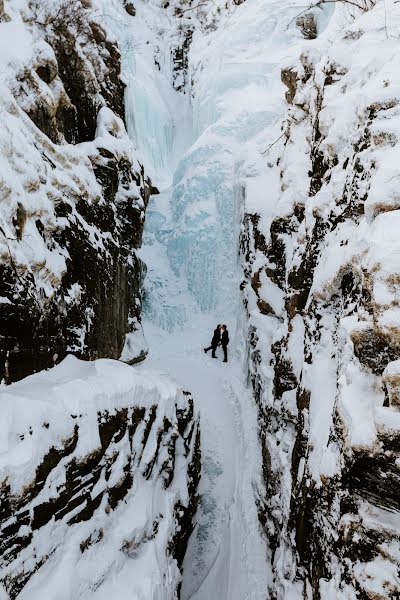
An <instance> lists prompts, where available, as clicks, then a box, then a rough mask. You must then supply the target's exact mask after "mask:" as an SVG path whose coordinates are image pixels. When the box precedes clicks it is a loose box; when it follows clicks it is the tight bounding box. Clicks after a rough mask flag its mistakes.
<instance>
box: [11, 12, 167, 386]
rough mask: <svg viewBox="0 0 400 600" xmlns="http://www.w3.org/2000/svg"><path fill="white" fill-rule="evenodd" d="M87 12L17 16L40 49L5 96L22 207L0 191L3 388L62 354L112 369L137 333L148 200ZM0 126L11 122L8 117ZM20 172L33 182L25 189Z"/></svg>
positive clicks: (114, 82) (116, 89)
mask: <svg viewBox="0 0 400 600" xmlns="http://www.w3.org/2000/svg"><path fill="white" fill-rule="evenodd" d="M87 6H88V5H87V3H83V2H81V1H80V0H77V1H76V2H74V3H71V2H61V3H59V4H58V5H57V6H54V7H53V6H52V5H49V6H47V5H45V6H44V5H43V3H39V2H31V3H30V12H29V13H28V14H26V15H25V18H26V20H27V21H28V23H31V25H32V26H34V27H36V31H37V36H38V37H39V38H40V41H39V42H38V43H37V46H36V54H34V57H33V62H32V64H31V66H30V67H28V66H27V67H26V68H25V69H24V70H23V71H22V72H21V73H19V74H18V77H17V80H16V82H15V83H14V84H13V88H12V89H11V92H12V95H13V97H14V99H15V100H16V102H17V103H18V105H19V107H20V108H19V109H18V110H19V111H20V112H19V114H20V115H22V114H24V113H25V116H24V117H22V116H21V117H20V121H19V123H20V128H21V138H22V139H23V141H21V144H20V146H19V147H15V154H14V156H20V155H21V156H26V157H28V159H27V161H26V166H23V167H22V170H23V171H24V170H25V171H26V175H25V172H21V167H19V166H18V165H16V163H15V160H14V159H10V168H11V169H12V170H14V171H15V173H16V177H15V181H16V180H17V179H18V178H19V180H20V181H21V182H22V186H24V193H26V194H27V196H26V197H25V199H21V200H19V197H21V196H20V192H18V191H16V190H14V189H13V187H11V188H7V186H5V187H4V188H2V190H0V194H1V195H2V196H3V195H4V197H6V195H7V194H9V193H10V191H11V194H13V195H12V201H11V202H10V203H9V204H8V206H7V209H6V212H5V214H4V218H5V222H6V223H7V227H6V228H3V229H2V230H1V231H0V233H1V236H2V239H1V240H0V243H1V244H2V253H1V260H0V296H1V297H2V298H3V301H2V303H1V304H0V380H3V381H5V382H7V383H8V382H12V381H16V380H18V379H20V378H22V377H24V376H26V375H28V374H29V373H32V372H35V371H38V370H41V369H44V368H47V367H50V366H52V365H53V364H55V363H56V362H58V361H59V360H61V359H62V358H63V357H64V356H65V355H66V353H68V352H74V353H75V354H77V355H78V356H80V357H82V358H86V359H94V358H98V357H109V358H117V359H118V358H119V357H120V355H121V351H122V349H123V346H124V340H125V335H126V334H127V333H128V332H131V331H134V330H135V329H136V328H137V327H139V326H140V325H139V323H140V321H139V319H140V307H141V283H142V279H143V275H144V265H143V264H142V263H141V261H140V260H139V259H138V258H137V256H136V254H135V250H136V249H137V248H139V247H140V245H141V237H142V230H143V225H144V215H145V207H146V204H147V202H148V199H149V197H150V194H151V193H153V192H154V191H156V190H155V188H153V187H152V186H151V182H150V181H149V180H148V179H146V177H145V175H144V171H143V168H142V167H141V166H140V164H139V163H138V162H137V159H136V156H135V154H134V151H133V149H132V146H131V145H130V142H129V140H128V139H127V136H126V134H125V132H124V126H123V123H122V121H121V119H120V117H123V114H124V85H123V83H122V81H121V79H120V55H119V50H118V48H117V46H116V45H114V44H113V43H111V42H109V41H108V40H107V37H106V34H105V32H104V30H103V29H102V28H101V27H100V26H99V25H98V24H97V23H96V22H94V20H93V18H92V13H91V10H90V8H88V7H87ZM14 105H15V101H14ZM21 109H22V110H23V111H24V113H22V111H21ZM12 110H13V111H14V113H15V111H16V110H17V109H16V108H13V109H12ZM10 111H11V109H10ZM99 111H100V112H99ZM102 111H109V112H107V113H104V112H102ZM111 111H112V112H111ZM17 112H18V111H17ZM101 115H103V117H102V116H101ZM104 115H105V116H104ZM5 118H6V119H8V118H9V119H10V120H11V119H14V120H15V116H13V115H12V114H11V112H10V113H7V112H5ZM103 118H104V119H105V120H106V121H107V123H106V124H105V125H104V124H103V121H102V119H103ZM98 127H100V129H97V128H98ZM107 128H108V129H107ZM96 136H97V137H96ZM91 140H92V141H91ZM65 142H69V143H70V144H73V145H75V146H71V145H70V146H67V145H65ZM82 142H86V143H87V144H86V145H82ZM31 157H32V161H33V162H32V165H30V163H29V160H30V158H31ZM32 170H33V171H35V170H36V171H37V172H38V173H40V174H39V175H37V176H36V178H35V176H34V177H33V179H32V175H31V174H30V173H31V172H32ZM29 178H31V180H30V179H29ZM10 185H11V186H13V185H14V183H11V184H10ZM28 198H32V200H30V199H29V200H27V199H28ZM28 206H29V208H28ZM38 255H41V258H40V259H39V257H38Z"/></svg>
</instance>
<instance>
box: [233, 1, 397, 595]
mask: <svg viewBox="0 0 400 600" xmlns="http://www.w3.org/2000/svg"><path fill="white" fill-rule="evenodd" d="M390 11H391V12H390V19H391V21H390V24H389V25H388V24H387V21H386V29H385V25H384V24H385V14H384V6H383V4H379V3H378V4H377V6H376V7H375V8H374V9H373V10H371V12H369V13H367V14H364V15H362V16H361V17H359V18H358V19H357V20H355V21H354V23H353V24H351V25H348V26H347V28H344V29H343V22H342V25H341V27H339V26H337V27H336V29H335V31H334V34H333V36H332V34H331V35H330V36H325V37H323V38H321V40H317V41H314V42H310V43H309V45H307V46H306V47H305V49H304V51H303V53H302V54H301V56H300V59H299V60H298V61H293V64H290V65H287V67H285V68H284V70H283V72H282V81H283V82H284V83H285V84H286V85H287V89H288V92H287V94H286V99H287V101H288V103H289V104H290V106H289V109H288V111H287V115H286V119H285V121H284V123H283V127H282V132H281V138H280V139H279V140H277V142H276V143H275V144H274V145H272V146H270V147H269V148H267V151H266V153H265V155H266V161H267V162H268V173H267V175H266V181H268V182H269V184H268V189H269V190H270V195H269V196H268V197H266V198H265V206H264V207H260V208H259V209H258V210H252V211H248V213H247V215H246V217H245V224H244V230H243V236H242V252H243V256H244V258H245V280H244V282H243V289H244V301H245V306H246V308H247V313H248V316H249V345H250V362H249V370H250V377H251V381H252V385H253V389H254V394H255V398H256V401H257V405H258V409H259V421H260V439H261V443H262V448H263V466H264V479H265V486H266V491H265V494H263V496H262V497H260V499H259V516H260V520H261V523H262V524H263V526H264V528H265V532H266V535H267V537H268V540H269V544H270V548H271V562H272V564H273V569H274V576H275V580H274V581H273V583H271V587H270V596H269V597H270V598H282V599H283V598H287V597H289V595H290V594H294V596H293V597H299V598H300V597H304V598H313V599H319V598H322V599H324V600H325V599H326V598H346V599H347V598H370V599H372V598H374V599H377V598H382V599H383V598H387V599H389V598H398V597H399V594H400V580H399V577H398V573H399V556H400V555H399V550H400V547H399V538H398V531H399V524H400V521H399V518H400V512H399V510H400V505H399V493H400V487H399V485H400V471H399V464H400V418H399V412H398V407H399V403H398V389H399V387H398V386H399V363H398V361H397V358H398V356H399V354H398V352H399V341H398V339H399V322H400V321H399V315H400V313H399V308H398V273H399V268H400V263H399V258H398V222H399V215H400V213H399V211H398V208H399V200H398V191H397V187H398V186H397V181H398V176H399V171H398V160H397V159H396V156H397V155H398V140H399V131H400V130H399V127H398V119H399V114H400V113H399V98H400V95H399V88H398V85H397V80H396V78H395V77H394V73H395V71H396V69H397V68H398V64H399V60H400V56H399V53H398V50H397V49H396V48H395V46H394V45H393V42H392V36H396V35H397V34H396V31H397V27H398V23H399V22H400V14H399V9H398V8H397V7H396V5H395V4H391V5H390ZM377 48H379V52H378V51H377ZM274 190H276V193H275V192H274ZM290 597H292V596H290Z"/></svg>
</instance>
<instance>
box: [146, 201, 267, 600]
mask: <svg viewBox="0 0 400 600" xmlns="http://www.w3.org/2000/svg"><path fill="white" fill-rule="evenodd" d="M168 198H170V192H168V191H166V192H165V193H163V194H161V196H160V197H156V198H154V199H153V201H152V209H151V211H149V214H148V221H147V224H146V231H145V238H144V246H143V248H142V251H141V254H142V258H143V259H144V260H145V261H146V263H147V265H148V269H149V270H148V275H147V281H146V290H147V298H146V302H145V313H144V319H143V325H144V330H145V334H146V338H147V341H148V344H149V348H150V351H149V356H148V358H147V359H146V361H145V365H144V366H143V368H149V367H151V368H154V369H157V370H158V371H161V372H163V373H166V374H168V375H170V376H171V377H173V378H174V379H175V380H176V381H177V382H178V383H179V384H180V385H181V386H183V388H184V389H188V390H190V391H191V393H192V394H193V396H194V398H195V401H196V405H197V408H198V409H199V411H200V422H201V448H202V462H203V467H202V480H201V484H200V490H199V492H200V508H199V511H198V517H197V519H198V521H197V525H196V528H195V531H194V533H193V535H192V537H191V540H190V542H189V548H188V552H187V555H186V558H185V562H184V581H183V587H182V598H183V600H189V599H192V600H210V598H214V597H217V596H218V597H220V598H221V599H224V600H225V599H226V600H263V599H264V598H265V593H266V586H267V576H268V570H267V565H266V549H265V547H264V543H263V542H262V540H261V537H260V531H259V526H258V519H257V512H256V506H255V502H254V491H253V488H252V474H253V472H252V469H251V468H250V467H249V465H251V464H260V463H259V462H258V463H257V462H256V461H257V453H258V452H259V449H258V446H257V434H256V430H255V426H254V423H255V413H254V407H253V406H252V404H251V398H250V394H249V390H247V389H246V388H245V386H244V384H243V380H242V373H243V367H242V361H241V360H240V354H239V353H238V346H239V347H240V346H241V340H240V334H239V333H238V334H237V335H235V330H236V321H237V316H236V315H234V314H233V313H232V312H231V310H230V308H227V311H226V312H223V311H222V312H220V313H217V314H214V313H212V312H210V313H203V312H201V311H200V310H199V309H198V308H197V306H196V304H195V302H194V301H193V298H192V296H191V295H190V293H189V292H188V291H187V288H186V289H185V282H184V281H182V280H181V279H179V278H178V277H176V276H175V274H174V273H173V271H172V270H171V268H170V267H169V265H168V261H167V260H166V256H165V246H164V244H161V243H160V242H157V241H156V237H158V238H160V237H161V239H163V230H162V228H163V226H164V224H165V211H166V210H167V205H168ZM157 205H159V208H160V211H161V212H158V211H157V210H156V208H157ZM163 213H164V215H163ZM163 216H164V218H163ZM157 226H158V228H157ZM222 321H223V322H224V323H226V324H227V326H228V329H229V333H230V336H231V342H230V344H229V347H228V353H229V362H228V363H227V364H225V363H223V362H222V359H223V355H222V349H221V348H219V349H218V350H217V357H218V358H217V359H213V358H212V356H211V352H209V353H208V354H207V355H206V354H204V352H203V348H204V347H205V346H209V342H210V338H211V336H212V332H213V330H214V329H215V326H216V324H217V323H218V322H222ZM157 323H158V324H157ZM246 401H247V405H246ZM246 407H247V410H246Z"/></svg>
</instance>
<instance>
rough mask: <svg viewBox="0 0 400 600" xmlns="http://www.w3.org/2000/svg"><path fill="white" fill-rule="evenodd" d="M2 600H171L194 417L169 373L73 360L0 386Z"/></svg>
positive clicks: (194, 452) (195, 473) (190, 487)
mask: <svg viewBox="0 0 400 600" xmlns="http://www.w3.org/2000/svg"><path fill="white" fill-rule="evenodd" d="M0 418H1V423H2V427H1V432H0V529H1V546H0V590H1V591H0V597H1V598H10V599H13V598H16V597H18V598H21V599H23V598H29V599H30V600H35V599H38V600H39V598H40V600H43V599H49V600H50V599H53V598H58V599H59V600H67V599H68V600H75V599H76V598H79V597H82V598H87V599H88V598H92V597H93V598H99V599H100V598H104V599H105V598H109V597H110V596H111V595H112V596H115V597H118V598H120V599H121V600H123V599H126V600H128V598H146V600H152V599H154V600H156V599H157V600H159V599H160V598H169V599H171V600H172V599H173V598H176V597H177V596H176V594H177V590H178V588H179V585H180V580H181V575H180V571H179V567H180V566H181V563H182V559H183V555H184V552H185V548H186V543H187V539H188V536H189V535H190V532H191V529H192V518H193V515H194V513H195V511H196V505H197V495H196V494H197V484H198V479H199V472H200V448H199V430H198V418H197V415H196V414H195V412H194V407H193V400H192V399H191V397H190V395H189V394H188V393H186V392H183V391H182V390H180V389H179V388H177V387H176V385H174V383H173V382H171V381H170V380H169V379H167V378H166V377H165V376H159V375H157V374H156V373H154V372H147V371H144V370H143V371H142V370H137V369H134V368H132V367H129V366H127V365H125V364H123V363H119V362H116V361H111V360H98V361H95V362H92V363H90V362H84V361H79V360H78V359H76V358H74V357H72V356H68V357H67V358H66V359H65V360H64V361H63V362H62V363H61V364H59V365H58V366H56V367H54V368H53V369H51V370H49V371H46V372H42V373H39V374H36V375H32V376H30V377H28V378H26V379H24V380H22V381H20V382H18V383H15V384H12V385H11V386H8V387H6V386H1V387H0Z"/></svg>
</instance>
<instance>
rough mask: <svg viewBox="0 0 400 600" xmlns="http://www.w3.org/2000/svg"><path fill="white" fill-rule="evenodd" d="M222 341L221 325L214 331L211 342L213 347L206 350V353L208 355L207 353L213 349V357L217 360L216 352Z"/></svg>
mask: <svg viewBox="0 0 400 600" xmlns="http://www.w3.org/2000/svg"><path fill="white" fill-rule="evenodd" d="M220 341H221V325H217V327H216V328H215V329H214V335H213V337H212V340H211V346H210V347H209V348H204V352H205V353H206V354H207V352H208V351H209V350H211V349H212V357H213V358H217V357H216V356H215V351H216V349H217V347H218V344H219V343H220Z"/></svg>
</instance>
